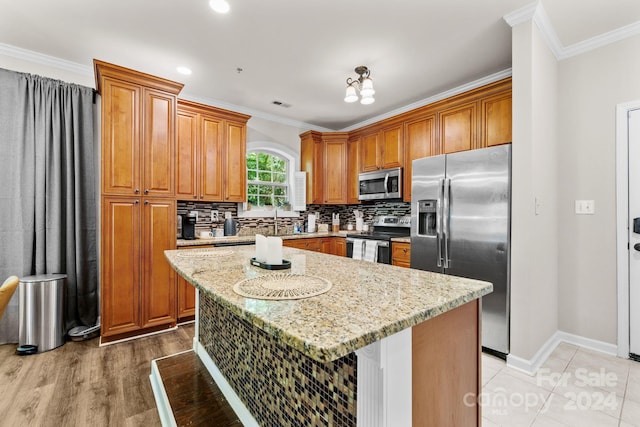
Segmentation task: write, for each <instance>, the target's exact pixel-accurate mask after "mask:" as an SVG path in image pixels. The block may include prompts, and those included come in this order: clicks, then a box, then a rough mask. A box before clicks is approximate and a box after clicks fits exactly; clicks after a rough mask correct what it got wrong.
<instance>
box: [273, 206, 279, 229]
mask: <svg viewBox="0 0 640 427" xmlns="http://www.w3.org/2000/svg"><path fill="white" fill-rule="evenodd" d="M273 235H274V236H277V235H278V208H275V209H274V211H273Z"/></svg>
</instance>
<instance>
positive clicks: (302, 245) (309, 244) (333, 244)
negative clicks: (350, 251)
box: [282, 237, 347, 256]
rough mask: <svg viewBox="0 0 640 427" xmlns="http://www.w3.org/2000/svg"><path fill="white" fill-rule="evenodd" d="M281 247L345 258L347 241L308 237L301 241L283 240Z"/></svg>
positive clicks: (333, 238)
mask: <svg viewBox="0 0 640 427" xmlns="http://www.w3.org/2000/svg"><path fill="white" fill-rule="evenodd" d="M282 245H283V246H287V247H290V248H296V249H305V250H308V251H314V252H322V253H324V254H330V255H339V256H347V241H346V239H345V238H344V237H309V238H301V239H285V240H283V241H282Z"/></svg>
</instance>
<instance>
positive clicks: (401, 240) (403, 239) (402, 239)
mask: <svg viewBox="0 0 640 427" xmlns="http://www.w3.org/2000/svg"><path fill="white" fill-rule="evenodd" d="M391 241H392V242H398V243H411V237H392V238H391Z"/></svg>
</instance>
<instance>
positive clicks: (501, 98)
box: [480, 90, 512, 147]
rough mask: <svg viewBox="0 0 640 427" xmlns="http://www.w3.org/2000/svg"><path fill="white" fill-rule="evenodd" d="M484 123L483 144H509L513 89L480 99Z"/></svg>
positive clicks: (481, 120) (487, 145) (486, 145)
mask: <svg viewBox="0 0 640 427" xmlns="http://www.w3.org/2000/svg"><path fill="white" fill-rule="evenodd" d="M480 112H481V118H480V123H481V124H482V133H481V135H480V136H481V146H482V147H492V146H494V145H501V144H508V143H510V142H511V127H512V125H511V123H512V118H511V90H509V91H507V92H502V93H498V94H497V95H493V96H490V97H487V98H483V99H482V100H481V101H480Z"/></svg>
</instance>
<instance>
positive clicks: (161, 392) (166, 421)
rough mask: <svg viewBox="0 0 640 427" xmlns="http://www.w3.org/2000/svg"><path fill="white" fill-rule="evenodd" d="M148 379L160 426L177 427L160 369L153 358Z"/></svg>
mask: <svg viewBox="0 0 640 427" xmlns="http://www.w3.org/2000/svg"><path fill="white" fill-rule="evenodd" d="M149 381H151V388H152V389H153V397H154V398H155V400H156V407H157V408H158V415H159V416H160V423H161V424H162V427H177V424H176V420H175V418H174V417H173V411H172V410H171V404H170V403H169V397H168V396H167V391H166V390H165V388H164V384H163V383H162V378H161V377H160V371H158V365H157V363H156V361H155V360H152V361H151V375H149Z"/></svg>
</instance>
